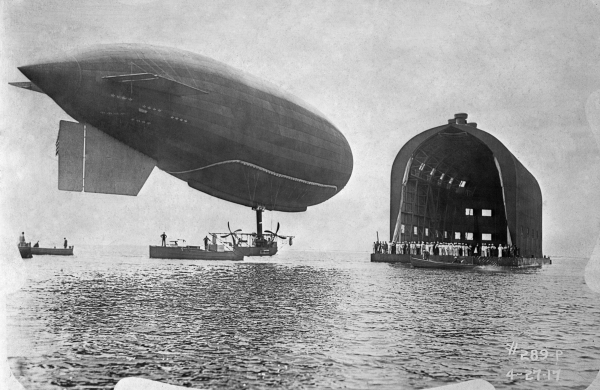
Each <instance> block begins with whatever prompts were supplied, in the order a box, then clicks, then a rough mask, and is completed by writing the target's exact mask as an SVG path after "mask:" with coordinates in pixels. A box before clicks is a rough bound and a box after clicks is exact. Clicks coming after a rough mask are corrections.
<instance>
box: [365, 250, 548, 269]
mask: <svg viewBox="0 0 600 390" xmlns="http://www.w3.org/2000/svg"><path fill="white" fill-rule="evenodd" d="M455 259H458V261H462V260H464V262H467V263H474V264H476V265H479V266H483V265H493V266H498V267H514V268H533V267H541V266H542V265H548V264H552V260H551V259H549V258H545V257H544V258H539V257H531V258H530V257H473V256H442V255H430V256H429V260H432V261H436V262H443V263H452V262H454V261H455ZM371 262H373V263H405V264H410V263H411V255H409V254H390V253H371Z"/></svg>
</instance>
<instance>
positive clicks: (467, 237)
mask: <svg viewBox="0 0 600 390" xmlns="http://www.w3.org/2000/svg"><path fill="white" fill-rule="evenodd" d="M465 240H473V233H469V232H467V233H465Z"/></svg>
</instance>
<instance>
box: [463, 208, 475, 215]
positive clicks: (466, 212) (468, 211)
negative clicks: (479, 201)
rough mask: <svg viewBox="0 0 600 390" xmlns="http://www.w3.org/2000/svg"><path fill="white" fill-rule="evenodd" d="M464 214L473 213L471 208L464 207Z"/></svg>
mask: <svg viewBox="0 0 600 390" xmlns="http://www.w3.org/2000/svg"><path fill="white" fill-rule="evenodd" d="M465 215H473V209H465Z"/></svg>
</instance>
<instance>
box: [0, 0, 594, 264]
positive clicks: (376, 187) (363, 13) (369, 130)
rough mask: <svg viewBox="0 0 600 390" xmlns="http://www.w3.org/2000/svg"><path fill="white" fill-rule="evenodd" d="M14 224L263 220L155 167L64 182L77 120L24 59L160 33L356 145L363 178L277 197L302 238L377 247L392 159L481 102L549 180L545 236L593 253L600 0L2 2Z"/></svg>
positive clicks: (103, 239)
mask: <svg viewBox="0 0 600 390" xmlns="http://www.w3.org/2000/svg"><path fill="white" fill-rule="evenodd" d="M0 7H1V8H0V12H1V16H2V21H1V23H2V27H3V29H2V30H1V31H2V40H1V41H0V44H1V47H0V53H2V54H1V55H0V56H1V57H0V61H1V67H0V77H1V83H0V104H1V110H2V115H1V117H0V138H1V142H0V186H1V187H0V188H1V191H0V201H1V203H0V204H1V208H0V213H1V214H0V223H1V225H0V232H1V234H2V237H4V238H7V237H8V238H10V239H13V238H14V242H15V243H16V240H17V238H18V235H19V233H20V232H21V231H25V234H26V237H27V239H28V240H31V241H33V242H35V241H38V240H39V241H40V243H41V245H42V246H54V245H57V246H58V245H60V244H61V243H62V239H63V237H67V238H68V239H69V243H70V244H72V245H75V246H76V247H77V245H149V244H153V245H156V244H159V243H160V234H161V233H162V232H163V231H165V232H166V233H167V235H168V236H169V239H171V238H183V239H186V240H187V242H188V244H200V243H201V240H202V238H203V237H204V236H205V235H206V233H207V232H214V231H226V230H227V222H229V223H230V224H231V226H232V228H234V229H237V228H241V229H244V231H255V214H254V211H252V210H251V209H250V208H248V207H244V206H240V205H236V204H233V203H229V202H225V201H223V200H220V199H217V198H214V197H210V196H209V195H206V194H204V193H202V192H199V191H196V190H193V189H192V188H190V187H188V185H187V184H186V183H184V182H182V181H179V180H177V179H175V178H174V177H172V176H170V175H168V174H166V173H164V172H162V171H160V170H159V169H158V168H155V169H154V171H153V173H152V174H151V176H150V178H149V179H148V181H147V182H146V184H145V185H144V187H143V189H142V190H141V192H140V193H139V195H138V196H137V197H128V196H114V195H105V194H88V193H73V192H62V191H59V190H58V189H57V175H58V173H57V172H58V160H57V157H56V156H55V145H54V144H55V141H56V137H57V134H58V125H59V121H60V120H72V118H70V117H69V116H68V115H67V114H66V113H64V112H63V111H62V110H61V109H60V108H59V107H58V106H57V105H56V104H55V103H54V102H53V101H52V100H51V99H50V98H49V97H47V96H45V95H43V94H39V93H34V92H31V91H26V90H22V89H18V88H14V87H10V86H9V85H8V82H12V81H27V80H26V78H25V77H24V76H23V75H22V74H20V72H19V71H18V69H17V66H21V65H26V64H31V63H35V62H36V61H39V60H42V59H43V58H45V57H50V56H55V55H56V54H61V53H67V52H69V51H70V50H73V49H77V48H81V47H84V46H87V45H92V44H98V43H121V42H131V43H136V42H139V43H148V44H154V45H162V46H169V47H174V48H179V49H184V50H189V51H192V52H196V53H199V54H203V55H206V56H209V57H212V58H214V59H216V60H218V61H221V62H224V63H226V64H229V65H231V66H233V67H235V68H238V69H241V70H243V71H245V72H248V73H250V74H253V75H255V76H258V77H260V78H262V79H265V80H268V81H270V82H271V83H273V84H275V85H277V86H279V87H280V88H282V89H284V90H286V91H288V92H290V93H292V94H294V95H296V96H297V97H299V98H300V99H302V100H304V101H306V102H307V103H309V104H310V105H312V106H314V107H316V108H317V109H318V110H319V111H320V112H322V113H323V114H324V115H325V116H326V117H327V118H328V119H329V120H330V121H331V122H332V123H333V124H334V125H335V126H336V127H337V128H338V129H340V131H341V132H342V133H343V134H344V135H345V137H346V139H347V140H348V142H349V143H350V147H351V148H352V152H353V156H354V170H353V173H352V177H351V178H350V181H349V182H348V185H347V186H346V187H345V188H344V189H343V190H342V191H341V192H340V193H339V194H337V195H336V196H334V197H333V198H331V199H329V200H328V201H326V202H325V203H322V204H320V205H316V206H313V207H309V208H308V210H307V211H306V212H304V213H283V212H265V215H264V217H263V220H264V226H265V228H266V229H274V228H275V227H276V225H277V222H280V223H281V229H280V233H281V234H285V235H294V236H295V237H296V238H295V240H294V246H293V247H292V249H295V250H335V251H369V250H371V247H372V243H373V241H374V240H375V239H376V235H377V234H379V237H382V238H383V237H386V238H387V237H389V231H388V230H389V218H390V216H389V202H390V174H391V167H392V163H393V160H394V158H395V156H396V154H397V153H398V151H399V150H400V148H401V147H402V146H403V145H404V144H405V143H406V142H407V141H408V140H409V139H411V138H412V137H414V136H415V135H416V134H418V133H420V132H422V131H425V130H427V129H430V128H432V127H435V126H439V125H442V124H445V123H447V120H448V119H450V118H453V116H454V114H455V113H458V112H466V113H468V114H469V121H474V122H477V123H478V127H479V128H480V129H482V130H485V131H487V132H489V133H491V134H492V135H494V136H495V137H496V138H497V139H498V140H500V141H501V142H502V143H503V144H504V145H505V146H506V147H507V148H508V149H509V150H510V151H511V152H512V153H513V154H514V155H515V156H516V157H517V158H518V159H519V160H520V161H521V162H522V163H523V165H524V166H525V167H526V168H527V169H528V170H529V171H530V172H531V173H532V174H533V175H534V176H535V177H536V178H537V180H538V183H539V184H540V187H541V190H542V195H543V199H544V204H543V251H544V253H545V254H548V255H553V256H577V257H590V255H591V254H592V251H593V250H594V246H595V244H596V242H600V240H599V239H598V237H599V235H600V195H599V190H600V184H599V183H600V71H599V69H600V68H599V62H600V2H599V1H597V0H568V1H552V2H548V1H542V0H539V1H523V0H519V1H494V0H479V1H477V0H431V1H426V0H414V1H402V2H399V1H357V0H352V1H349V0H342V1H327V2H321V1H305V0H302V1H279V0H277V1H244V2H241V1H239V2H238V1H213V0H211V1H185V0H181V1H168V2H166V1H153V0H121V1H117V0H104V1H82V0H42V1H38V0H28V1H14V0H13V1H11V0H4V1H3V2H0Z"/></svg>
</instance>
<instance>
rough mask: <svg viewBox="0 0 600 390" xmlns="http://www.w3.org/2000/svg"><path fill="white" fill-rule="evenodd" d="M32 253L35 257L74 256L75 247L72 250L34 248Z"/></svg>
mask: <svg viewBox="0 0 600 390" xmlns="http://www.w3.org/2000/svg"><path fill="white" fill-rule="evenodd" d="M31 253H32V254H34V255H50V256H73V247H70V248H39V247H32V248H31Z"/></svg>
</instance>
